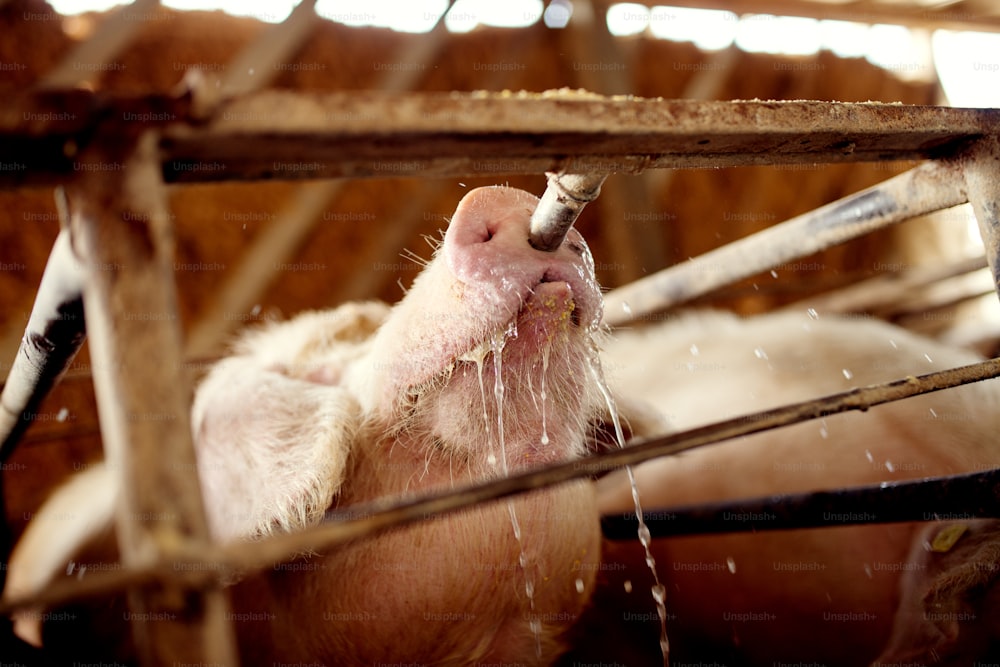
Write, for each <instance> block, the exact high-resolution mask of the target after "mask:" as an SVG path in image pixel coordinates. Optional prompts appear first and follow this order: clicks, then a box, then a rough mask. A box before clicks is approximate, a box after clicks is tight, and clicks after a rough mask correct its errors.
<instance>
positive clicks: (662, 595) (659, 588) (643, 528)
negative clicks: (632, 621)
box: [590, 350, 670, 667]
mask: <svg viewBox="0 0 1000 667" xmlns="http://www.w3.org/2000/svg"><path fill="white" fill-rule="evenodd" d="M592 352H593V354H592V355H591V358H590V372H591V375H593V377H594V380H595V382H596V383H597V388H598V389H599V390H600V392H601V396H602V397H603V398H604V403H605V405H607V407H608V413H609V414H610V415H611V423H612V424H613V425H614V427H615V438H616V440H617V442H618V446H619V447H620V448H622V449H624V448H625V434H624V431H622V425H621V420H620V419H619V418H618V408H617V406H616V405H615V400H614V398H613V397H612V396H611V392H610V391H609V390H608V386H607V381H606V380H605V379H604V373H603V371H602V370H601V360H600V357H599V356H598V354H597V351H596V350H592ZM625 472H626V473H627V474H628V481H629V484H630V485H631V487H632V501H633V503H634V504H635V517H636V519H637V520H638V522H639V530H638V535H639V543H640V544H642V548H643V549H644V550H645V552H646V565H647V566H649V569H650V572H652V573H653V586H652V589H651V591H650V592H651V594H652V596H653V600H654V601H655V602H656V614H657V616H659V618H660V652H661V653H662V654H663V664H664V667H666V665H668V664H669V662H670V642H669V640H668V639H667V606H666V588H665V587H664V586H663V584H662V583H661V582H660V576H659V574H657V572H656V559H655V558H653V552H652V551H651V550H650V543H651V542H652V540H651V539H650V533H649V527H648V526H647V525H646V522H645V521H644V520H643V516H642V503H641V502H640V501H639V484H638V483H637V482H636V479H635V472H634V471H633V470H632V466H625ZM630 590H631V582H626V591H630Z"/></svg>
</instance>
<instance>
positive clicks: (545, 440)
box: [541, 343, 552, 445]
mask: <svg viewBox="0 0 1000 667" xmlns="http://www.w3.org/2000/svg"><path fill="white" fill-rule="evenodd" d="M551 349H552V345H551V344H550V343H546V345H545V347H543V348H542V388H541V398H542V437H541V443H542V445H547V444H549V428H548V424H547V422H546V415H545V405H546V399H547V398H548V392H547V391H546V388H545V377H546V376H547V375H548V373H549V350H551Z"/></svg>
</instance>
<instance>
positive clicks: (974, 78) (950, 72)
mask: <svg viewBox="0 0 1000 667" xmlns="http://www.w3.org/2000/svg"><path fill="white" fill-rule="evenodd" d="M931 46H932V50H933V54H934V63H935V65H936V66H937V70H938V76H939V77H940V79H941V87H942V88H944V92H945V95H947V96H948V101H949V102H950V103H951V104H952V105H954V106H956V107H982V108H998V107H1000V35H997V34H995V33H984V32H970V31H961V32H953V31H951V30H938V31H937V32H935V33H934V37H933V38H932V39H931Z"/></svg>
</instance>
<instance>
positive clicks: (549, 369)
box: [9, 187, 609, 666]
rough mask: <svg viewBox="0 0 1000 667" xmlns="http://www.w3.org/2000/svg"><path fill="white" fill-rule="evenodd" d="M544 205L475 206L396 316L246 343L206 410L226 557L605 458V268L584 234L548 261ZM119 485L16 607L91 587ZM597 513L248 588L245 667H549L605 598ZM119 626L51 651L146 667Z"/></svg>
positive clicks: (48, 560)
mask: <svg viewBox="0 0 1000 667" xmlns="http://www.w3.org/2000/svg"><path fill="white" fill-rule="evenodd" d="M537 202H538V200H537V199H536V198H535V197H534V196H533V195H531V194H529V193H527V192H524V191H521V190H516V189H512V188H507V187H491V188H480V189H476V190H473V191H471V192H469V193H468V194H467V195H466V196H465V197H464V198H463V199H462V200H461V202H460V203H459V205H458V207H457V209H456V211H455V214H454V216H453V218H452V219H451V221H450V224H449V226H448V229H447V232H446V233H445V235H444V237H443V241H441V243H440V245H439V247H438V248H437V249H436V251H435V253H434V257H433V259H432V260H431V261H430V262H428V263H427V265H426V267H425V268H424V270H423V271H422V272H421V274H420V275H419V276H418V277H417V279H416V280H415V282H414V283H413V285H412V287H411V289H409V291H408V292H407V294H406V295H405V297H404V298H403V299H402V300H401V301H400V302H399V303H398V304H396V305H395V306H393V307H389V306H387V305H385V304H382V303H377V302H364V303H351V304H346V305H343V306H341V307H339V308H336V309H335V310H332V311H328V312H310V313H304V314H301V315H299V316H298V317H295V318H294V319H292V320H290V321H288V322H284V323H281V324H277V325H272V326H265V327H262V328H259V329H255V330H251V331H249V332H247V333H245V334H244V335H243V336H242V338H241V339H240V340H239V341H238V342H236V343H235V345H234V347H233V351H232V355H231V356H229V357H227V358H225V359H223V360H222V361H220V362H219V363H218V364H217V365H215V367H214V368H213V369H212V370H211V371H210V373H208V375H207V376H206V377H205V379H204V380H203V381H202V382H201V383H200V385H199V387H198V388H197V391H196V395H195V399H194V403H193V407H192V431H193V436H194V442H195V447H196V453H197V460H198V473H199V475H200V480H201V488H202V492H203V495H204V500H205V506H206V513H207V518H208V521H209V525H210V528H211V533H212V537H213V538H214V539H216V540H219V541H230V540H245V541H247V542H248V543H249V545H248V548H252V542H253V540H256V539H260V538H262V537H265V536H268V535H274V534H279V533H284V532H288V531H294V530H299V529H303V528H306V527H309V526H313V525H316V524H317V523H318V522H319V521H321V520H322V519H323V518H324V516H326V515H327V514H328V513H333V514H337V513H340V514H341V515H345V516H348V515H349V514H350V511H349V509H348V508H350V507H351V506H352V505H355V504H357V503H363V502H365V501H370V500H373V499H377V498H383V497H397V498H404V497H410V496H412V495H414V494H423V493H428V492H434V491H443V490H447V489H450V488H453V487H455V486H462V485H466V484H470V483H473V482H481V481H486V480H490V479H495V478H498V477H500V476H505V475H509V474H512V473H514V472H517V471H523V470H526V469H528V468H531V467H534V466H539V465H542V464H546V463H553V462H559V461H566V460H570V459H573V458H575V457H579V456H581V455H582V454H584V453H585V452H586V451H587V449H588V446H594V445H589V444H588V443H590V441H591V440H592V439H593V438H595V437H598V435H599V434H600V433H602V432H605V431H607V429H605V428H599V427H598V426H597V425H598V424H599V423H601V422H602V420H605V419H606V418H607V414H608V409H609V408H608V407H607V406H606V403H605V400H604V399H603V397H602V393H601V391H600V390H599V387H598V386H597V380H596V378H598V377H599V372H597V370H596V364H597V363H598V362H597V357H596V354H597V340H596V339H597V337H598V336H599V333H600V326H599V323H600V320H601V316H602V299H601V295H600V290H599V288H598V285H597V283H596V281H595V278H594V265H593V260H592V258H591V256H590V252H589V250H588V248H587V245H586V243H585V242H584V240H583V238H582V237H581V236H580V234H579V233H577V232H576V231H575V230H571V231H570V232H569V234H568V235H567V237H566V239H565V241H564V242H563V243H562V245H561V246H560V247H559V248H557V249H556V250H555V251H554V252H543V251H539V250H536V249H534V248H532V247H531V246H530V244H529V242H528V236H529V231H528V224H529V218H530V216H531V214H532V212H533V210H534V209H535V207H536V205H537ZM112 472H113V471H111V470H108V469H103V470H101V469H95V470H92V471H88V473H87V474H86V475H85V476H83V477H82V478H81V479H78V480H74V481H72V482H70V484H69V486H68V487H67V488H66V489H65V490H64V492H63V494H62V496H61V497H60V496H59V495H58V494H57V496H56V497H55V498H54V499H53V500H52V501H51V503H50V511H48V512H46V511H45V510H43V512H42V513H41V514H40V515H39V521H37V522H32V524H29V527H28V530H27V533H26V535H25V537H24V539H23V540H22V541H21V543H20V545H19V546H18V548H17V551H16V553H15V554H14V556H13V558H12V561H11V571H10V584H9V592H10V593H23V592H25V591H27V590H32V589H37V588H38V587H40V586H43V585H44V584H45V583H46V582H49V581H53V580H56V579H58V578H59V577H64V576H66V575H67V573H68V574H70V575H71V576H78V575H79V573H80V568H76V570H75V571H74V568H73V566H72V565H71V566H70V567H69V568H68V569H67V567H66V562H67V561H69V560H71V559H76V560H75V561H74V562H76V563H80V562H84V561H83V560H82V559H81V557H80V556H79V554H78V552H76V551H75V549H76V548H77V547H78V546H79V545H80V544H81V543H84V542H88V541H90V540H92V538H93V537H95V536H96V535H98V534H99V533H101V532H102V531H104V532H106V528H107V525H108V524H109V519H110V514H111V510H112V508H113V506H114V498H115V496H116V495H117V492H110V491H108V489H112V488H113V487H114V484H115V476H114V474H112ZM102 489H103V491H102ZM89 496H90V497H93V498H95V499H97V501H98V502H96V503H94V506H93V507H94V508H96V509H94V511H93V512H91V515H89V516H87V517H86V520H85V521H84V520H79V521H74V522H73V525H72V526H67V525H66V523H67V522H65V521H63V522H62V525H59V523H58V522H59V521H60V517H62V518H65V516H66V514H65V512H66V511H68V512H69V513H70V514H71V515H73V516H74V518H80V517H79V515H80V514H83V513H86V512H85V508H86V505H87V498H88V497H89ZM595 503H596V496H595V493H594V489H593V485H592V484H591V482H590V481H588V480H583V481H579V482H575V483H569V484H565V485H561V486H559V487H556V488H552V489H547V490H542V491H537V492H533V493H531V494H527V495H524V496H519V497H517V498H516V499H513V500H510V501H502V502H499V503H493V504H487V505H483V506H480V507H477V508H476V509H473V510H470V511H465V512H462V513H459V514H454V515H450V516H446V517H439V518H433V519H431V520H428V521H425V522H422V523H420V524H419V525H416V526H414V527H407V528H403V529H399V530H396V531H392V532H389V533H386V534H383V535H381V536H379V537H377V538H374V539H369V540H364V541H360V542H356V543H352V544H350V545H348V546H344V547H341V548H338V549H335V550H333V551H332V552H330V553H329V554H325V555H303V556H302V557H301V558H300V559H298V560H296V561H294V562H292V563H286V564H283V565H278V566H275V567H274V568H273V569H270V570H267V571H264V572H260V573H244V576H242V578H241V579H240V580H239V581H237V582H234V583H233V584H232V585H231V586H230V587H229V589H228V590H229V593H230V598H231V603H232V607H233V619H234V621H235V623H234V626H235V631H236V635H237V640H238V645H239V651H240V655H241V659H242V662H243V664H249V665H253V664H260V665H272V664H276V663H297V662H300V663H302V664H337V665H369V666H370V665H372V664H392V663H399V662H407V663H409V662H416V663H420V664H434V665H473V664H526V665H527V664H531V665H535V664H549V663H551V662H552V661H553V660H554V659H555V658H556V657H557V656H558V655H559V654H560V652H561V651H562V650H563V646H564V636H565V634H566V631H567V629H568V628H569V627H570V625H571V624H572V623H573V622H574V621H575V619H576V618H577V617H578V616H579V615H580V613H581V612H582V611H583V609H584V607H585V605H586V604H587V602H588V600H589V598H590V597H591V595H592V592H593V587H594V579H595V572H596V571H597V567H596V564H597V560H598V558H599V557H600V530H599V523H598V514H597V509H596V504H595ZM60 508H62V509H63V510H64V512H63V513H62V514H61V513H60ZM46 516H49V517H50V520H49V521H48V522H47V523H46V521H45V520H44V518H45V517H46ZM36 523H37V524H38V525H37V526H36V525H35V524H36ZM54 527H58V528H61V529H62V530H54ZM53 533H55V535H53ZM94 548H95V549H97V547H94ZM90 553H91V554H94V553H100V554H102V555H101V556H100V557H101V558H107V557H109V555H108V554H109V553H110V552H108V551H107V550H103V551H92V552H90ZM119 604H120V602H119ZM107 608H109V607H104V609H107ZM116 609H123V608H122V607H117V608H116ZM77 611H79V613H78V614H77V615H78V616H86V614H87V612H86V611H85V610H84V609H83V608H81V609H78V610H77ZM90 611H91V612H93V609H91V610H90ZM74 613H76V612H74ZM115 614H117V612H115V613H113V614H110V616H112V619H111V620H117V621H118V624H119V625H120V624H121V615H120V614H119V615H117V616H116V615H115ZM126 615H127V614H126ZM106 616H108V614H105V617H106ZM96 617H97V616H95V618H96ZM35 618H37V615H35ZM105 621H107V618H104V619H103V620H102V621H101V622H99V623H95V625H96V626H99V627H97V628H96V629H95V628H94V627H93V626H91V627H89V628H87V627H84V629H83V630H76V629H73V630H70V629H67V627H66V626H68V625H70V624H66V623H62V624H59V623H50V624H48V625H46V627H45V628H44V630H43V631H42V633H41V635H38V634H36V636H35V637H34V640H35V641H39V638H40V637H41V639H42V640H43V641H45V642H46V643H47V644H50V645H52V646H55V647H59V646H63V645H67V646H70V647H71V648H70V649H69V650H71V652H72V655H73V657H74V658H75V659H78V658H79V657H81V656H84V655H86V656H87V657H88V659H95V658H97V657H103V656H108V655H110V656H112V657H114V658H115V659H119V658H121V659H126V658H129V657H130V650H131V649H130V647H129V646H128V644H127V642H123V641H120V640H121V639H122V638H123V637H125V636H126V635H127V633H125V631H124V629H123V628H117V629H116V631H117V632H118V633H119V634H117V635H115V634H114V633H113V632H111V631H109V630H108V627H109V626H105V625H102V623H104V622H105ZM29 625H30V624H29ZM50 626H56V627H50ZM74 627H75V626H74ZM20 631H22V632H24V633H26V634H30V632H31V628H30V627H23V628H20ZM68 633H73V634H71V635H70V636H72V641H69V642H68V641H67V640H66V635H67V634H68ZM95 638H97V639H95ZM98 640H99V641H98ZM88 643H102V644H103V643H107V644H111V645H113V646H112V647H111V648H109V649H108V650H107V652H106V653H102V652H101V651H102V650H103V649H102V648H101V647H94V646H87V644H88Z"/></svg>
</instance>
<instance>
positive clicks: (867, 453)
mask: <svg viewBox="0 0 1000 667" xmlns="http://www.w3.org/2000/svg"><path fill="white" fill-rule="evenodd" d="M865 458H866V459H868V463H875V457H874V456H872V453H871V450H870V449H866V450H865Z"/></svg>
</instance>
